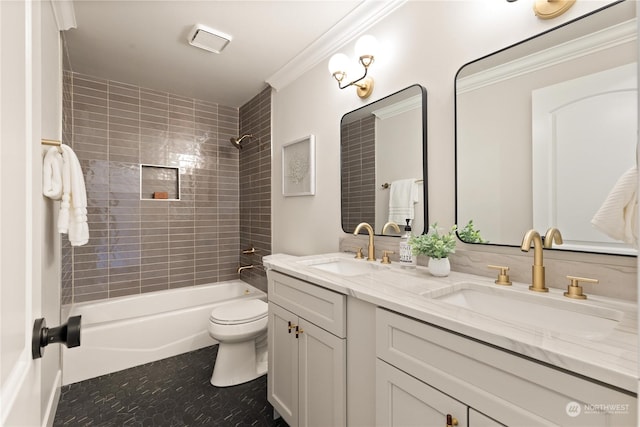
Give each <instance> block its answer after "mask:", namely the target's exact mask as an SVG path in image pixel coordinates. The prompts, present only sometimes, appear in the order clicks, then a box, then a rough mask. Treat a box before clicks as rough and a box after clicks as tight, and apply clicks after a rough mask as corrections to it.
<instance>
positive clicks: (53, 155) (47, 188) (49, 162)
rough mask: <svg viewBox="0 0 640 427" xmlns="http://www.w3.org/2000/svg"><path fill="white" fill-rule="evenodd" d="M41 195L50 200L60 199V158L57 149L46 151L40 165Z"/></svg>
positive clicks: (52, 148)
mask: <svg viewBox="0 0 640 427" xmlns="http://www.w3.org/2000/svg"><path fill="white" fill-rule="evenodd" d="M42 194H44V195H45V196H47V197H48V198H50V199H52V200H60V198H61V197H62V156H61V155H60V152H59V151H58V149H57V148H55V147H51V148H49V150H47V153H46V154H45V156H44V162H43V164H42Z"/></svg>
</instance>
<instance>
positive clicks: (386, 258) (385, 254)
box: [380, 251, 395, 264]
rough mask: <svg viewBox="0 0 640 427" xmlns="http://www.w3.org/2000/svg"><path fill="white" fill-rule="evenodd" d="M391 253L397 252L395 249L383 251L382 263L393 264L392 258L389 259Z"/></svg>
mask: <svg viewBox="0 0 640 427" xmlns="http://www.w3.org/2000/svg"><path fill="white" fill-rule="evenodd" d="M389 254H395V252H394V251H382V260H381V261H380V263H381V264H391V260H390V259H389Z"/></svg>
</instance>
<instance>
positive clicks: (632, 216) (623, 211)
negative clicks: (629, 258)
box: [591, 166, 638, 247]
mask: <svg viewBox="0 0 640 427" xmlns="http://www.w3.org/2000/svg"><path fill="white" fill-rule="evenodd" d="M591 224H593V225H594V226H595V227H596V228H597V229H598V230H600V231H602V232H603V233H605V234H606V235H607V236H609V237H611V238H612V239H615V240H621V241H623V242H625V243H628V244H632V245H634V246H635V247H637V246H638V167H637V166H634V167H632V168H631V169H629V170H628V171H627V172H625V173H624V175H622V176H621V177H620V178H619V179H618V181H617V182H616V184H615V185H614V186H613V189H612V190H611V192H610V193H609V195H608V196H607V198H606V199H605V201H604V203H603V204H602V206H601V207H600V209H598V212H596V214H595V215H594V216H593V219H592V220H591Z"/></svg>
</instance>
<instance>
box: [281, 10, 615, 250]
mask: <svg viewBox="0 0 640 427" xmlns="http://www.w3.org/2000/svg"><path fill="white" fill-rule="evenodd" d="M608 3H610V1H583V2H576V3H575V5H574V6H573V7H572V8H571V9H570V10H569V11H568V12H567V13H566V14H565V15H563V16H561V17H559V18H556V19H555V20H551V21H543V20H539V19H538V18H536V17H535V15H534V14H533V11H532V8H531V2H529V1H518V2H514V3H509V2H506V1H498V0H473V1H466V0H465V1H409V2H407V3H406V4H405V5H403V6H402V7H401V8H400V9H398V10H396V11H395V12H394V13H392V14H391V15H389V16H388V17H387V18H385V19H384V20H382V21H381V22H379V23H378V24H376V25H375V26H374V27H373V28H371V29H370V30H369V31H368V33H369V34H373V35H374V36H376V37H377V38H378V40H379V41H380V42H381V43H382V45H383V48H384V56H380V58H379V59H376V62H375V63H374V65H373V66H372V68H371V75H372V76H373V77H374V78H375V90H374V92H373V94H372V95H371V97H370V98H369V99H368V100H364V101H363V100H360V99H359V98H358V97H357V96H356V94H355V90H352V89H351V88H349V89H345V90H342V91H341V90H339V89H338V88H337V85H336V82H335V81H334V80H333V79H332V78H331V76H330V75H329V72H328V71H327V61H323V62H321V63H319V64H318V65H317V66H315V67H314V68H313V69H311V70H310V71H309V72H307V73H306V74H304V75H303V76H301V77H300V78H299V79H297V80H296V81H295V82H293V83H291V84H290V85H288V86H287V87H285V88H283V89H281V90H280V91H278V92H276V93H275V94H274V97H273V118H272V120H273V169H272V178H273V179H272V182H273V184H272V185H273V187H272V189H273V195H272V197H273V199H272V209H273V211H272V212H273V252H274V253H278V252H284V253H290V254H294V255H303V254H312V253H320V252H329V251H335V250H338V243H339V239H340V238H341V237H343V236H345V233H343V232H342V230H341V227H340V151H339V137H340V128H339V125H340V118H341V117H342V115H343V114H345V113H346V112H348V111H351V110H353V109H355V108H358V107H360V106H362V105H364V104H366V103H369V102H371V101H374V100H376V99H379V98H381V97H383V96H385V95H388V94H390V93H393V92H396V91H398V90H400V89H402V88H404V87H406V86H409V85H411V84H414V83H419V84H421V85H423V86H425V87H426V89H427V93H428V105H427V115H428V117H427V121H428V151H427V153H428V176H427V179H428V185H429V187H428V192H429V221H430V222H435V221H437V222H438V223H439V224H440V225H442V226H447V225H451V224H452V223H453V222H454V218H455V216H454V206H455V199H454V198H455V188H454V105H453V99H454V94H453V85H454V78H455V74H456V72H457V70H458V69H459V68H460V67H461V66H462V65H464V64H466V63H467V62H469V61H472V60H474V59H476V58H479V57H481V56H484V55H486V54H489V53H491V52H494V51H496V50H498V49H500V48H503V47H506V46H508V45H510V44H513V43H515V42H517V41H519V40H521V39H523V38H527V37H529V36H532V35H534V34H537V33H539V32H541V31H544V30H545V29H548V28H551V27H554V26H556V25H559V24H560V23H562V22H565V21H567V20H569V19H573V18H575V17H577V16H580V15H583V14H585V13H587V12H589V11H592V10H594V9H597V8H599V7H602V6H603V5H605V4H608ZM341 51H343V52H345V53H347V54H349V55H350V56H353V54H352V51H353V43H352V44H349V45H347V46H345V47H344V48H343V49H342V50H341ZM309 133H312V134H314V135H316V137H317V140H316V151H317V153H316V158H317V165H316V171H317V184H316V195H315V196H313V197H297V198H284V197H282V195H281V194H282V190H281V188H282V182H281V168H282V164H281V154H280V151H281V147H282V144H284V143H286V142H288V141H292V140H294V139H296V138H299V137H301V136H304V135H307V134H309Z"/></svg>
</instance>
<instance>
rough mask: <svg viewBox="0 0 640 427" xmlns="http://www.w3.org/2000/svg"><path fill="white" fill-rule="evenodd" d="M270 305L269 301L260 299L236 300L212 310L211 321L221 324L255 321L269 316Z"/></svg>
mask: <svg viewBox="0 0 640 427" xmlns="http://www.w3.org/2000/svg"><path fill="white" fill-rule="evenodd" d="M268 307H269V306H268V305H267V303H265V302H264V301H261V300H259V299H252V300H247V301H234V302H233V303H229V304H223V305H220V306H218V307H216V308H214V309H213V310H211V314H210V315H209V321H211V322H213V323H217V324H219V325H238V324H243V323H250V322H255V321H257V320H260V319H263V318H265V317H266V316H267V311H268Z"/></svg>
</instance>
